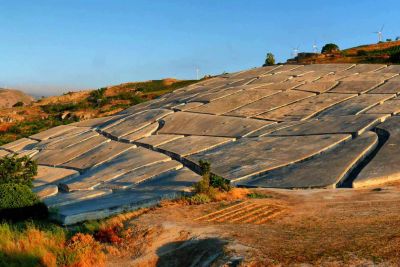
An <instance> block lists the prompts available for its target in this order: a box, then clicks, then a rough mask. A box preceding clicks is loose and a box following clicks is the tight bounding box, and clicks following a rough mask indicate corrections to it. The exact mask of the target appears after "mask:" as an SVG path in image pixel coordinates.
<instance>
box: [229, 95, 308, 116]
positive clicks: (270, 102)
mask: <svg viewBox="0 0 400 267" xmlns="http://www.w3.org/2000/svg"><path fill="white" fill-rule="evenodd" d="M314 95H315V94H313V93H309V92H302V91H285V92H280V93H277V94H274V95H272V96H270V97H266V98H263V99H260V100H258V101H255V102H253V103H251V104H248V105H246V106H243V107H241V108H238V109H236V110H233V111H231V112H228V113H227V114H226V115H228V116H243V117H254V116H257V115H259V114H262V113H265V112H267V111H271V110H274V109H277V108H280V107H283V106H286V105H289V104H291V103H294V102H296V101H299V100H302V99H305V98H308V97H312V96H314Z"/></svg>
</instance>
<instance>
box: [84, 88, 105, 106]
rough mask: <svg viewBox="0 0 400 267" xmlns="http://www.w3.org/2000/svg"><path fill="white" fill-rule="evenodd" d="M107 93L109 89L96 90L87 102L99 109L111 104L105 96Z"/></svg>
mask: <svg viewBox="0 0 400 267" xmlns="http://www.w3.org/2000/svg"><path fill="white" fill-rule="evenodd" d="M106 91H107V88H100V89H97V90H94V91H92V92H90V95H89V97H88V99H87V100H88V101H89V102H90V103H92V104H94V105H95V106H97V107H101V106H104V105H105V104H107V103H108V102H109V99H108V98H107V97H106V96H105V93H106Z"/></svg>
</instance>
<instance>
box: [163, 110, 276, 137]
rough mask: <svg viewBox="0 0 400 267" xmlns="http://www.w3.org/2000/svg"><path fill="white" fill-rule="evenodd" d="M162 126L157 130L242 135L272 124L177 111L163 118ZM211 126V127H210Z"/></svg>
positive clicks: (166, 132) (208, 134) (207, 134)
mask: <svg viewBox="0 0 400 267" xmlns="http://www.w3.org/2000/svg"><path fill="white" fill-rule="evenodd" d="M163 121H164V126H163V127H162V128H161V129H160V130H159V131H158V133H161V134H178V135H179V134H180V135H199V136H219V137H242V136H246V135H247V134H250V133H252V132H253V131H256V130H258V129H260V128H261V127H263V126H265V125H268V124H272V122H267V121H261V120H253V119H243V118H234V117H228V116H213V115H209V114H197V113H189V112H177V113H174V114H172V115H170V116H167V117H165V118H164V120H163ZM210 126H212V127H210Z"/></svg>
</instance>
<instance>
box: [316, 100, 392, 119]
mask: <svg viewBox="0 0 400 267" xmlns="http://www.w3.org/2000/svg"><path fill="white" fill-rule="evenodd" d="M393 97H394V95H389V94H365V95H359V96H357V97H353V98H350V99H349V100H346V101H344V102H341V103H339V104H337V105H334V106H333V107H331V108H328V109H326V110H324V111H322V112H321V113H320V114H319V115H318V117H320V118H322V117H326V116H348V115H357V114H361V113H363V112H364V111H366V110H368V109H370V108H372V107H373V106H376V105H378V104H380V103H383V102H384V101H386V100H388V99H390V98H393Z"/></svg>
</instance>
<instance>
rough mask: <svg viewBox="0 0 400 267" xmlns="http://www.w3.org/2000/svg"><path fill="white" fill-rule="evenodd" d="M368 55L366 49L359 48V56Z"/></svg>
mask: <svg viewBox="0 0 400 267" xmlns="http://www.w3.org/2000/svg"><path fill="white" fill-rule="evenodd" d="M367 55H368V52H367V51H365V50H358V51H357V56H360V57H362V56H367Z"/></svg>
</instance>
